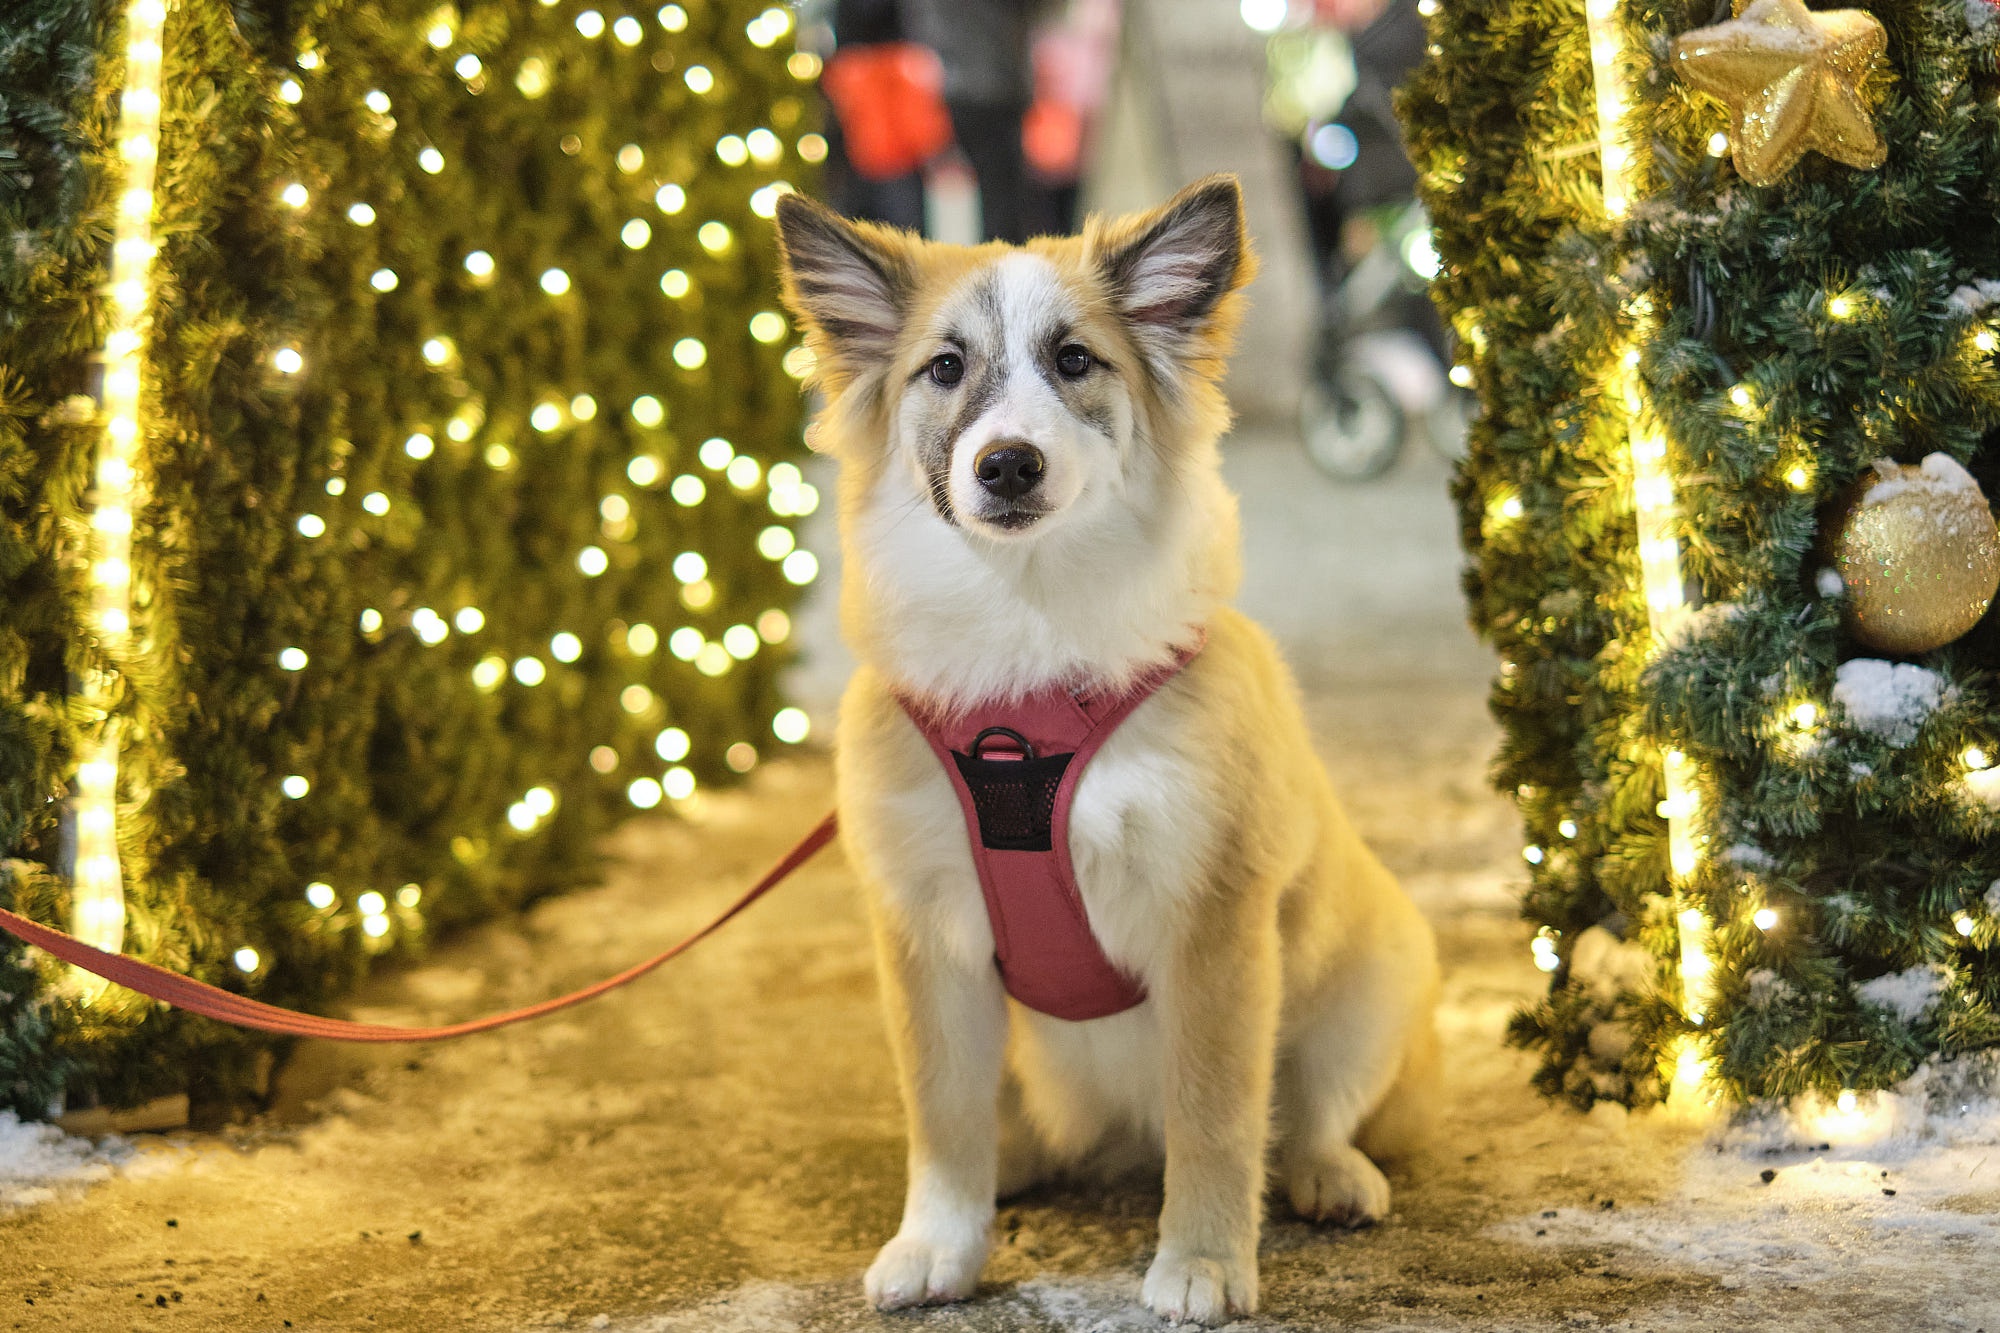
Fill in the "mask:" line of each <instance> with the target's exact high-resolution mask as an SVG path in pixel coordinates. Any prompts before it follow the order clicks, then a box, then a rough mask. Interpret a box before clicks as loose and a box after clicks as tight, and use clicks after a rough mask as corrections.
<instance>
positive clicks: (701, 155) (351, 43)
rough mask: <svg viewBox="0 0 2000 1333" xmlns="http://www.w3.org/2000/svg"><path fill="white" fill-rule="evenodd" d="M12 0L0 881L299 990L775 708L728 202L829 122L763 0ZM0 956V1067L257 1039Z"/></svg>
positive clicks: (738, 749)
mask: <svg viewBox="0 0 2000 1333" xmlns="http://www.w3.org/2000/svg"><path fill="white" fill-rule="evenodd" d="M8 29H9V31H8V34H7V38H8V40H7V41H6V42H5V43H0V79H4V80H5V86H6V87H7V88H8V94H7V99H6V102H5V105H4V109H0V146H4V148H5V149H6V150H7V152H6V153H5V154H0V221H4V225H5V230H6V232H7V234H8V236H9V237H10V241H11V243H10V245H9V246H8V247H7V248H6V250H5V252H4V253H0V287H4V290H5V292H6V301H5V308H6V314H5V317H4V319H5V322H4V323H0V682H4V685H0V856H4V857H9V858H12V859H11V860H6V861H4V862H0V865H4V867H5V873H4V874H0V898H6V897H11V898H12V900H13V902H14V904H15V905H16V906H17V907H18V909H19V910H23V911H26V912H29V913H30V914H32V915H35V916H37V917H39V918H41V919H43V920H46V921H50V922H51V923H54V924H59V925H64V926H66V927H68V928H71V929H72V930H73V931H75V933H78V934H80V935H82V936H84V937H85V938H87V939H90V940H92V942H95V943H98V944H99V945H100V947H108V948H114V949H116V948H121V947H122V948H123V949H124V950H125V951H126V952H129V953H132V954H135V955H137V956H140V957H143V958H146V959H148V960H150V961H153V962H156V963H160V964H163V965H165V966H169V967H172V968H174V969H176V970H179V971H184V972H188V973H190V974H192V975H195V976H198V977H201V978H204V979H207V980H211V981H217V982H220V983H223V984H228V985H231V986H235V987H238V988H241V989H243V990H245V991H247V992H249V993H253V994H256V995H258V996H260V997H261V998H263V999H266V1000H270V1001H273V1002H276V1003H280V1004H288V1005H314V1004H318V1003H322V1002H324V1001H325V1000H326V999H327V998H328V997H329V996H331V995H332V994H334V993H335V992H336V991H337V990H338V989H339V988H340V987H341V986H342V985H344V984H347V983H348V982H350V981H351V980H352V979H353V978H354V977H356V976H357V975H358V974H359V972H360V970H361V968H362V966H363V964H364V963H365V961H366V960H367V959H368V958H369V957H370V956H373V955H376V954H379V953H382V952H384V951H386V950H393V949H398V948H404V947H409V946H411V945H413V944H416V943H418V942H420V941H421V940H422V939H423V938H424V937H425V936H426V935H427V934H428V933H430V932H433V931H436V930H438V929H440V928H443V927H448V926H452V925H456V924H460V923H463V922H467V921H470V920H473V919H476V918H478V917H480V916H482V915H486V914H489V913H490V912H492V911H493V910H495V909H496V908H501V907H509V906H514V905H517V904H519V903H521V902H523V901H526V900H527V899H528V898H530V897H532V896H534V895H536V894H540V893H546V892H549V891H553V890H557V889H561V888H563V887H566V886H569V885H573V884H576V883H580V882H583V881H585V880H588V879H589V878H591V877H592V875H593V874H594V864H595V862H594V857H595V853H594V850H593V849H594V845H595V843H596V840H597V839H598V838H599V836H600V835H601V834H602V833H603V832H604V831H605V830H606V829H607V828H608V827H609V826H610V825H611V824H612V823H613V822H614V821H615V820H616V819H618V818H619V817H621V816H622V815H626V814H630V813H632V812H633V811H634V810H635V809H647V808H652V807H655V806H659V805H662V804H663V803H669V804H671V803H673V802H678V801H685V800H687V799H690V798H692V797H693V796H694V794H695V792H696V789H697V787H698V785H699V784H701V783H704V782H707V781H709V780H712V779H726V778H728V777H729V776H730V775H732V774H733V773H741V772H745V771H747V770H749V769H750V768H751V767H753V766H754V765H755V764H756V763H757V762H758V760H759V757H760V756H761V755H764V754H768V753H769V752H770V751H771V750H772V749H773V748H774V747H778V746H781V745H783V744H784V743H787V742H796V741H798V740H801V739H803V738H804V736H805V734H806V730H807V726H808V722H807V719H806V718H805V717H804V715H803V714H801V713H800V712H798V710H796V709H788V708H785V707H783V706H782V702H781V701H780V700H779V698H778V697H777V693H776V687H775V683H774V682H775V675H776V669H777V667H778V666H779V665H780V664H781V662H782V659H783V655H784V653H785V651H786V649H785V648H784V647H782V646H781V645H784V644H785V643H786V641H787V638H788V635H789V620H788V617H787V614H786V607H787V606H788V605H789V604H790V602H791V600H792V597H793V595H794V594H795V592H796V589H797V587H798V586H799V585H803V584H806V583H809V582H810V581H811V580H812V579H813V577H814V576H815V574H816V571H817V566H816V563H815V561H814V559H813V557H812V555H811V554H810V553H809V552H806V551H803V550H800V549H798V548H797V547H796V542H795V539H794V537H793V535H792V531H791V521H792V520H793V519H794V518H796V517H797V516H799V515H803V514H805V513H808V512H811V510H812V509H813V508H814V507H815V506H816V505H817V503H818V497H817V495H816V494H815V493H814V491H813V488H812V487H811V486H810V485H809V484H807V483H806V482H805V481H804V480H803V478H802V477H801V475H800V472H799V470H798V467H797V466H796V464H795V462H793V461H792V460H793V459H794V458H796V457H797V456H798V454H799V452H800V445H799V431H800V424H801V419H800V410H799V406H798V391H797V384H796V382H795V381H796V380H797V378H799V377H800V376H802V375H803V374H804V373H805V371H806V370H807V369H808V368H809V367H808V365H807V364H806V362H805V360H804V358H805V356H806V354H805V353H804V352H803V350H802V349H800V348H798V347H797V346H796V345H795V344H794V342H793V338H792V333H791V330H790V328H789V326H788V324H787V322H786V321H785V319H784V318H783V316H782V315H781V314H780V313H779V309H778V305H777V300H776V290H775V280H774V277H773V274H774V262H773V255H774V250H773V241H772V236H771V229H770V225H769V223H768V221H767V219H769V218H770V217H771V215H772V213H773V212H774V211H775V203H776V199H777V197H778V195H779V194H780V193H782V192H783V191H784V190H786V189H788V188H791V185H792V184H795V183H801V182H802V181H803V180H804V178H805V176H806V174H807V173H809V172H810V171H811V169H812V168H811V166H810V164H811V163H814V162H817V161H818V160H820V158H821V157H823V156H824V152H825V146H824V141H823V140H822V139H820V137H819V136H818V135H817V134H816V133H815V132H814V130H813V126H812V124H811V123H810V122H811V112H810V106H811V103H810V81H811V80H812V79H813V78H814V77H815V75H816V74H817V72H818V62H817V61H816V60H815V59H814V58H813V57H811V56H810V55H806V54H801V53H794V52H791V47H792V45H793V43H792V40H791V35H792V20H791V16H790V14H789V13H788V12H787V11H786V10H785V9H784V8H782V7H775V6H769V5H765V4H735V3H715V4H704V5H699V6H692V7H688V8H683V7H682V6H681V5H676V4H668V5H665V6H664V7H662V8H659V9H658V10H657V11H651V10H648V11H644V12H640V13H625V12H622V11H620V10H618V9H617V8H616V7H612V8H609V9H603V10H600V9H593V8H589V7H587V6H586V5H585V4H581V3H572V2H570V0H564V2H563V3H558V4H548V3H537V4H512V3H509V4H498V3H495V4H485V5H476V6H472V5H468V6H463V7H454V6H451V5H444V6H436V5H426V4H419V3H403V2H401V0H379V2H373V3H358V2H356V3H343V2H341V0H330V2H327V3H316V4H310V5H303V6H293V5H280V4H258V5H247V6H244V5H239V6H230V5H224V4H222V3H219V0H186V2H184V3H182V4H179V5H178V6H176V7H174V8H173V9H172V10H171V11H169V10H168V9H167V7H166V6H165V5H164V4H163V3H162V2H161V0H133V3H132V4H131V5H130V7H129V10H128V11H127V12H118V11H117V10H116V9H115V8H107V7H101V6H95V5H90V4H85V3H79V2H78V0H31V2H30V3H28V4H25V5H22V6H17V7H16V8H15V10H14V11H12V13H10V17H9V19H8ZM107 279H108V281H107ZM15 958H16V955H14V954H12V953H11V952H10V953H9V955H8V960H7V963H6V966H8V967H9V968H13V969H15V970H14V971H13V972H10V973H8V974H7V977H6V978H5V980H4V984H0V997H4V998H0V1105H11V1106H13V1107H14V1108H15V1109H17V1110H19V1111H22V1112H24V1113H30V1114H40V1113H42V1112H44V1111H45V1110H46V1109H47V1107H48V1106H49V1104H50V1103H51V1101H53V1100H54V1099H55V1098H57V1097H58V1096H61V1095H63V1094H65V1093H67V1094H68V1095H69V1096H70V1098H71V1100H72V1102H74V1101H76V1100H78V1099H80V1098H97V1099H102V1100H105V1101H109V1102H130V1101H133V1100H137V1099H140V1098H143V1097H147V1096H151V1095H156V1094H158V1093H161V1092H166V1091H175V1090H181V1089H187V1090H189V1091H190V1092H191V1094H192V1095H193V1096H194V1098H195V1100H196V1102H197V1103H198V1104H202V1103H207V1104H212V1105H220V1104H224V1103H227V1102H229V1101H230V1100H232V1099H234V1098H237V1097H240V1096H241V1095H242V1094H243V1093H244V1092H246V1091H248V1090H254V1088H255V1086H256V1084H257V1083H258V1081H259V1079H260V1078H261V1076H262V1075H261V1073H260V1070H261V1069H262V1068H263V1067H265V1065H264V1062H263V1060H262V1052H263V1049H264V1047H265V1045H266V1043H265V1042H263V1041H262V1040H261V1039H257V1038H252V1037H249V1036H246V1035H243V1034H238V1033H233V1032H229V1031H226V1030H224V1029H221V1028H219V1027H218V1026H216V1025H214V1024H210V1023H207V1022H205V1021H202V1020H195V1019H189V1018H187V1017H186V1016H184V1015H181V1014H178V1013H174V1012H165V1011H161V1010H160V1009H158V1008H157V1007H155V1006H153V1005H151V1004H150V1003H149V1002H146V1001H142V1000H140V999H139V998H138V997H136V996H133V995H130V994H129V993H127V992H123V991H118V990H106V989H102V988H92V987H87V986H84V985H82V984H81V983H79V982H76V981H73V980H70V979H66V978H63V977H60V976H59V975H57V974H56V973H55V972H54V971H50V972H47V973H44V974H43V975H41V976H40V978H39V982H40V984H39V985H38V986H30V985H27V984H25V983H26V981H27V977H26V974H25V973H22V972H21V971H20V965H19V963H18V962H16V961H15Z"/></svg>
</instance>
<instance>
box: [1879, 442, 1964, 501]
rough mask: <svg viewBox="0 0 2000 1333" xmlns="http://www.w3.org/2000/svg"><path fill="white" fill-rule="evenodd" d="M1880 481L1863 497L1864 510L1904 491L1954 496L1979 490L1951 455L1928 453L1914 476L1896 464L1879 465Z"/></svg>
mask: <svg viewBox="0 0 2000 1333" xmlns="http://www.w3.org/2000/svg"><path fill="white" fill-rule="evenodd" d="M1876 467H1877V468H1878V469H1879V474H1878V475H1879V476H1880V478H1881V479H1880V480H1878V481H1876V482H1875V483H1874V484H1873V485H1871V486H1869V488H1868V490H1867V491H1866V492H1865V493H1864V494H1863V495H1862V497H1861V504H1862V507H1863V508H1866V507H1867V506H1869V505H1878V504H1885V503H1887V502H1888V501H1890V500H1892V499H1894V498H1895V497H1896V496H1898V495H1901V494H1903V493H1904V492H1905V491H1925V492H1927V493H1929V494H1932V495H1938V494H1947V495H1948V494H1952V493H1954V492H1957V491H1972V492H1975V493H1976V492H1977V491H1978V490H1979V483H1978V482H1977V481H1975V480H1973V476H1972V474H1971V473H1970V472H1967V471H1966V470H1965V468H1964V467H1963V466H1961V465H1960V463H1959V461H1958V460H1957V459H1955V458H1953V457H1952V456H1951V455H1950V454H1925V455H1924V461H1923V462H1922V463H1919V464H1918V465H1917V474H1916V475H1915V476H1911V475H1910V474H1908V473H1906V472H1904V471H1903V470H1902V469H1901V468H1899V467H1897V466H1896V465H1895V464H1894V463H1887V462H1878V463H1877V464H1876Z"/></svg>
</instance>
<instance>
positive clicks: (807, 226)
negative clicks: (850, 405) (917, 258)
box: [778, 194, 915, 382]
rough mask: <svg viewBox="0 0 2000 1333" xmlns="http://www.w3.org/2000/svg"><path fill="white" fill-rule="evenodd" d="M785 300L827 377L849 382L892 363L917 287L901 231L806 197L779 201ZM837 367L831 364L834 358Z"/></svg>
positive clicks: (779, 247) (780, 246) (779, 235)
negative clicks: (907, 307) (852, 217)
mask: <svg viewBox="0 0 2000 1333" xmlns="http://www.w3.org/2000/svg"><path fill="white" fill-rule="evenodd" d="M778 252H779V256H780V259H781V261H782V262H783V265H784V295H785V304H786V305H788V306H789V307H791V311H792V314H793V315H794V316H795V317H796V318H797V320H798V321H799V323H800V324H801V325H802V326H804V327H805V328H806V329H807V331H808V333H809V334H810V333H816V334H817V335H818V336H817V337H815V338H813V340H812V341H813V342H814V344H815V347H814V350H815V351H816V352H817V354H818V356H819V359H820V363H821V372H822V376H821V377H822V379H825V378H827V377H828V375H829V373H830V375H831V378H832V379H833V380H834V381H836V382H842V381H845V380H847V379H849V378H851V377H853V376H854V375H856V374H858V373H860V372H861V371H862V370H864V369H866V368H871V367H875V366H880V365H882V364H884V363H886V362H887V360H888V358H889V355H890V353H891V351H892V350H893V349H894V347H895V342H896V332H897V330H898V329H900V328H901V327H902V323H903V309H904V306H905V304H906V303H907V302H908V300H909V297H910V293H911V291H912V290H913V288H914V287H915V273H914V270H913V267H912V264H911V256H910V252H909V246H908V243H907V242H906V241H904V239H903V238H902V237H901V236H900V235H899V234H898V233H896V232H894V231H892V230H890V229H889V228H886V227H878V226H875V225H873V224H869V223H863V224H859V225H857V224H855V223H851V222H849V221H847V219H845V218H843V217H841V216H840V214H838V213H836V212H834V211H833V210H832V209H830V208H828V207H827V206H826V205H825V204H821V203H817V202H815V201H813V200H811V199H807V198H805V197H804V196H802V195H797V194H785V195H781V196H780V197H779V199H778ZM829 358H831V359H832V360H833V361H834V363H835V364H834V365H831V366H829V365H827V364H826V363H827V361H828V359H829Z"/></svg>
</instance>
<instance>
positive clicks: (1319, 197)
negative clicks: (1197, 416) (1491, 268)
mask: <svg viewBox="0 0 2000 1333" xmlns="http://www.w3.org/2000/svg"><path fill="white" fill-rule="evenodd" d="M1242 8H1243V16H1244V19H1245V21H1246V22H1248V23H1249V24H1250V26H1252V27H1253V28H1258V29H1259V30H1261V31H1266V32H1268V33H1269V34H1270V39H1269V43H1268V45H1267V48H1266V52H1267V55H1266V60H1267V65H1266V75H1267V77H1266V83H1265V98H1264V119H1265V122H1266V124H1268V125H1269V126H1270V127H1271V128H1272V129H1273V130H1275V131H1277V132H1278V133H1279V134H1280V135H1282V136H1283V137H1284V139H1285V140H1286V142H1287V144H1288V145H1289V147H1290V149H1291V151H1292V152H1293V153H1294V155H1295V157H1296V161H1297V182H1298V189H1299V200H1300V205H1301V207H1302V209H1303V211H1304V214H1305V220H1306V232H1307V236H1308V239H1309V242H1310V244H1311V246H1312V252H1313V261H1314V271H1315V273H1316V275H1317V277H1318V282H1319V303H1318V312H1317V318H1316V320H1315V323H1314V331H1313V339H1312V346H1311V349H1310V353H1309V356H1308V358H1307V364H1306V367H1305V371H1306V373H1305V387H1304V390H1303V392H1302V393H1301V395H1300V401H1299V431H1300V435H1301V437H1302V438H1303V440H1304V442H1305V446H1306V451H1307V453H1308V454H1309V455H1310V456H1311V457H1312V459H1313V460H1314V462H1316V463H1317V464H1318V465H1319V466H1320V467H1321V468H1323V469H1324V470H1325V471H1326V472H1328V473H1329V474H1330V475H1332V476H1334V477H1337V478H1340V479H1341V480H1345V481H1360V480H1365V479H1367V478H1370V477H1374V476H1377V475H1379V474H1381V473H1382V472H1384V471H1385V470H1387V469H1388V467H1389V466H1390V465H1391V464H1392V463H1394V462H1395V460H1396V458H1397V456H1398V455H1399V454H1400V452H1401V451H1402V447H1403V442H1404V440H1405V439H1407V438H1409V436H1410V435H1412V434H1413V433H1415V434H1421V435H1422V436H1423V437H1424V438H1425V439H1427V440H1428V441H1429V442H1430V443H1431V445H1432V446H1433V447H1434V448H1436V449H1437V450H1438V451H1439V452H1440V453H1442V454H1444V455H1445V456H1446V457H1448V458H1454V459H1455V458H1457V457H1458V456H1460V454H1462V452H1463V450H1464V440H1465V429H1466V424H1467V422H1468V421H1469V420H1470V415H1471V412H1472V410H1473V407H1474V403H1475V400H1474V399H1473V398H1472V397H1471V395H1469V394H1467V393H1465V392H1464V391H1462V390H1460V389H1458V388H1457V387H1455V386H1454V385H1453V384H1452V383H1451V381H1450V379H1449V375H1448V371H1447V368H1448V367H1449V366H1450V365H1451V364H1452V349H1451V342H1450V335H1449V334H1448V333H1447V332H1446V329H1445V326H1444V324H1443V322H1442V321H1441V320H1440V319H1439V318H1438V316H1437V312H1436V310H1435V308H1434V307H1433V306H1432V305H1431V302H1430V299H1429V297H1428V296H1427V295H1426V293H1425V286H1426V284H1427V283H1428V281H1429V279H1430V278H1431V277H1432V276H1434V275H1435V274H1436V272H1437V253H1436V251H1435V250H1433V249H1432V248H1431V243H1430V229H1429V224H1428V220H1427V219H1426V218H1425V216H1424V212H1423V208H1422V206H1421V205H1420V204H1418V203H1417V202H1416V197H1415V195H1416V183H1417V177H1416V170H1415V168H1413V167H1412V166H1411V165H1410V160H1409V157H1408V155H1407V154H1406V153H1405V152H1404V151H1403V144H1402V137H1401V133H1400V131H1399V130H1398V128H1397V125H1396V119H1395V112H1394V109H1393V106H1392V97H1393V94H1394V91H1395V87H1396V85H1397V84H1398V83H1400V82H1401V81H1402V79H1403V78H1404V77H1405V76H1406V75H1407V74H1408V73H1409V71H1410V70H1411V69H1412V68H1413V67H1414V66H1415V65H1416V63H1417V62H1418V61H1419V60H1421V59H1422V58H1423V52H1424V43H1425V36H1424V27H1423V19H1422V17H1421V16H1420V15H1419V14H1418V12H1417V9H1416V0H1388V2H1387V3H1384V0H1290V3H1287V0H1244V3H1243V6H1242Z"/></svg>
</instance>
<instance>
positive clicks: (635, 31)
mask: <svg viewBox="0 0 2000 1333" xmlns="http://www.w3.org/2000/svg"><path fill="white" fill-rule="evenodd" d="M611 35H612V36H613V37H615V38H616V39H617V40H618V43H619V45H621V46H637V45H638V44H639V40H640V39H641V38H642V37H644V36H645V35H646V30H645V29H644V28H643V27H641V26H640V24H639V20H637V19H635V18H633V17H632V16H631V15H630V14H627V15H625V16H623V17H621V18H620V19H619V20H618V21H617V22H616V23H613V24H612V25H611Z"/></svg>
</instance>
